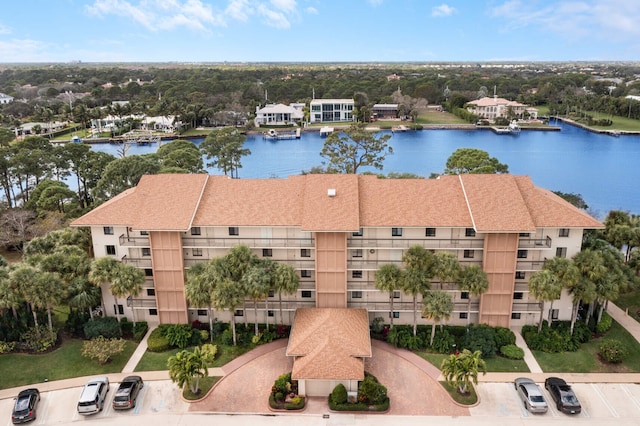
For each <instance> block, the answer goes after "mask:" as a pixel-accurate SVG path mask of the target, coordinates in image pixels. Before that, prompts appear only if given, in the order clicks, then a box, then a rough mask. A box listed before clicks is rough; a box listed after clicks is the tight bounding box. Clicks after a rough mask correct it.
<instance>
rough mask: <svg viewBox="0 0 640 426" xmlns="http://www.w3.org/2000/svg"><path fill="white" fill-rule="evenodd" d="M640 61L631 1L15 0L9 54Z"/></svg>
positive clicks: (55, 58)
mask: <svg viewBox="0 0 640 426" xmlns="http://www.w3.org/2000/svg"><path fill="white" fill-rule="evenodd" d="M74 60H81V61H82V62H166V61H178V62H223V61H229V62H237V61H241V62H265V61H266V62H316V61H317V62H403V61H404V62H406V61H417V62H457V61H638V60H640V1H639V0H570V1H565V0H487V1H481V0H446V1H431V0H23V1H6V2H3V4H2V13H1V14H0V63H11V62H69V61H74Z"/></svg>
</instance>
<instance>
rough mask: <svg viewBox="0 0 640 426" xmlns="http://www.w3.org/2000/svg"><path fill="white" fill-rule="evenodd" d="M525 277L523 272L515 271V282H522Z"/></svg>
mask: <svg viewBox="0 0 640 426" xmlns="http://www.w3.org/2000/svg"><path fill="white" fill-rule="evenodd" d="M526 275H527V274H526V273H525V272H523V271H516V280H524V279H526Z"/></svg>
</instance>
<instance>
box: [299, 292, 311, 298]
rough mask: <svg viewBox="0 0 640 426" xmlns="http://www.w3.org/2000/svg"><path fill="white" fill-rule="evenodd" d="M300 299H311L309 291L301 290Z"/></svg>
mask: <svg viewBox="0 0 640 426" xmlns="http://www.w3.org/2000/svg"><path fill="white" fill-rule="evenodd" d="M300 296H301V297H305V298H307V297H311V292H310V291H309V290H302V293H301V294H300Z"/></svg>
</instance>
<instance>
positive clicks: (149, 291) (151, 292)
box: [147, 288, 156, 296]
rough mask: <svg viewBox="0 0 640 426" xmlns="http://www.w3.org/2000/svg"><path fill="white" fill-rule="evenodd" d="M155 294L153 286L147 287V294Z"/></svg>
mask: <svg viewBox="0 0 640 426" xmlns="http://www.w3.org/2000/svg"><path fill="white" fill-rule="evenodd" d="M155 295H156V289H155V288H148V289H147V296H155Z"/></svg>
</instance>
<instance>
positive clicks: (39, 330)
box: [20, 325, 58, 352]
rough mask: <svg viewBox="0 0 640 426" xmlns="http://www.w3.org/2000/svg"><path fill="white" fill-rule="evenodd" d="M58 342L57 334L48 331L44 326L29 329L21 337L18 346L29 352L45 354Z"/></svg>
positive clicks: (54, 331) (53, 331)
mask: <svg viewBox="0 0 640 426" xmlns="http://www.w3.org/2000/svg"><path fill="white" fill-rule="evenodd" d="M57 341H58V332H57V331H56V330H49V327H47V326H46V325H39V326H37V327H31V328H30V329H28V330H27V331H26V333H25V334H24V336H23V340H22V342H20V346H21V348H22V349H24V350H27V351H29V352H45V351H48V350H49V349H52V348H53V347H54V346H55V345H56V342H57Z"/></svg>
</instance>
